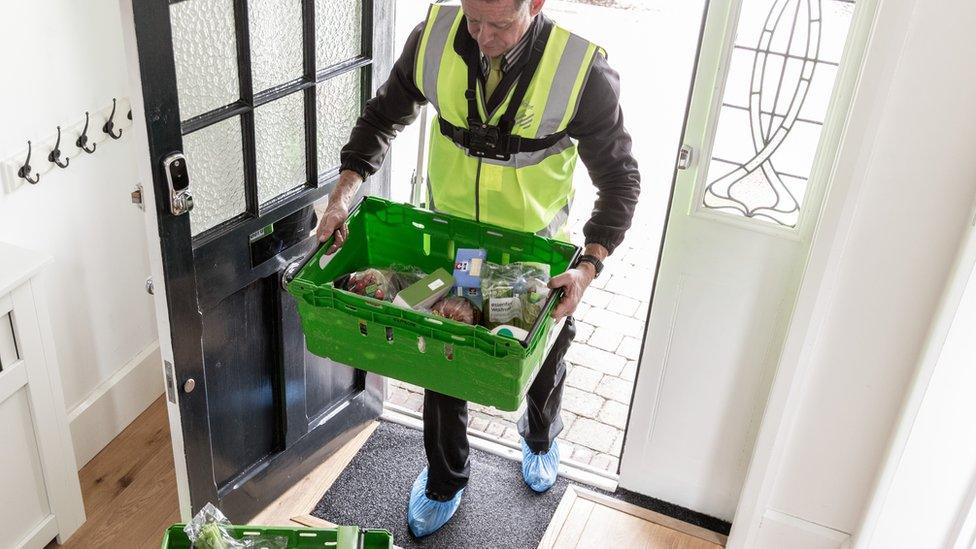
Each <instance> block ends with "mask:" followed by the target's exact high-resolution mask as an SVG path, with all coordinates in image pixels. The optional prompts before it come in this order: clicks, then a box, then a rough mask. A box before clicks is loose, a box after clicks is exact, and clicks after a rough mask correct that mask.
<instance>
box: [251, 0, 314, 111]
mask: <svg viewBox="0 0 976 549" xmlns="http://www.w3.org/2000/svg"><path fill="white" fill-rule="evenodd" d="M248 8H249V11H248V20H249V23H248V24H249V25H250V32H251V33H250V38H251V70H252V75H253V76H252V77H253V79H254V92H255V93H258V92H261V91H264V90H267V89H269V88H273V87H275V86H279V85H281V84H284V83H287V82H290V81H292V80H294V79H296V78H299V77H301V76H302V2H301V0H251V1H250V2H249V3H248Z"/></svg>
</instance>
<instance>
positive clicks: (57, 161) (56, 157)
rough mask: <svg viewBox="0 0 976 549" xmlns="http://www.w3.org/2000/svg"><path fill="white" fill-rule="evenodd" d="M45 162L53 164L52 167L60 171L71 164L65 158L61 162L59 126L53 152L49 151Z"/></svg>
mask: <svg viewBox="0 0 976 549" xmlns="http://www.w3.org/2000/svg"><path fill="white" fill-rule="evenodd" d="M47 160H48V162H54V165H55V166H57V167H59V168H61V169H64V168H67V167H68V164H70V163H71V159H70V158H66V159H65V160H64V162H63V163H62V162H61V126H58V141H57V143H55V144H54V150H52V151H51V154H49V155H47Z"/></svg>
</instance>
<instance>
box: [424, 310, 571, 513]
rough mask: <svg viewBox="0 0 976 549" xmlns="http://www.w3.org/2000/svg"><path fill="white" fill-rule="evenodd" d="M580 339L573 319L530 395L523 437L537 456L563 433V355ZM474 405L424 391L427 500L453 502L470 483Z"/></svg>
mask: <svg viewBox="0 0 976 549" xmlns="http://www.w3.org/2000/svg"><path fill="white" fill-rule="evenodd" d="M575 336H576V324H575V322H574V321H573V319H572V318H571V317H570V318H567V319H566V323H565V324H564V325H563V329H562V331H560V332H559V335H558V336H557V338H556V341H555V343H553V345H552V348H551V349H550V350H549V354H548V355H547V356H546V359H545V361H544V362H543V363H542V367H541V368H540V369H539V374H538V375H537V376H536V378H535V381H533V382H532V385H531V386H530V387H529V391H528V393H527V394H526V396H525V400H526V409H525V414H524V415H523V416H522V417H521V418H520V419H519V421H518V431H519V434H520V435H522V437H523V438H524V439H525V442H526V444H527V445H528V447H529V449H531V450H532V451H533V452H547V451H549V447H550V445H552V443H553V441H555V440H556V436H558V435H559V433H560V432H561V431H562V430H563V420H562V418H561V417H559V411H560V408H561V406H562V399H563V384H564V383H565V381H566V362H565V361H564V360H563V357H565V356H566V351H567V350H568V349H569V345H570V343H572V342H573V338H574V337H575ZM467 427H468V403H467V401H464V400H461V399H458V398H454V397H450V396H447V395H443V394H440V393H435V392H434V391H425V392H424V449H425V450H426V452H427V464H428V468H429V470H428V476H427V497H429V498H431V499H434V500H437V501H447V500H449V499H451V498H453V497H454V494H456V493H457V492H458V490H460V489H462V488H464V487H465V486H466V485H467V484H468V476H469V473H470V470H471V464H470V463H469V461H468V453H469V446H468V433H467Z"/></svg>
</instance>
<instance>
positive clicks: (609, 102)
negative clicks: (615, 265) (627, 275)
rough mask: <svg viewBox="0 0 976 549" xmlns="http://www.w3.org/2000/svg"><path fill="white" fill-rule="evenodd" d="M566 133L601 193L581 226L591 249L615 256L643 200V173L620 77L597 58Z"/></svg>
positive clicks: (598, 192) (604, 60) (599, 55)
mask: <svg viewBox="0 0 976 549" xmlns="http://www.w3.org/2000/svg"><path fill="white" fill-rule="evenodd" d="M567 133H568V134H569V136H570V137H572V138H574V139H576V140H577V141H578V147H579V155H580V158H581V159H582V160H583V164H584V165H585V166H586V168H587V170H588V171H589V173H590V179H592V180H593V184H594V185H595V186H596V188H597V198H596V202H595V203H594V204H593V214H592V215H591V217H590V219H589V221H587V222H586V224H585V225H584V226H583V236H584V237H585V238H586V243H587V244H602V245H603V246H604V247H605V248H606V249H607V250H608V251H609V252H611V253H613V250H614V248H616V247H617V246H618V245H619V244H620V243H621V242H622V241H623V239H624V233H626V232H627V229H629V228H630V225H631V220H632V219H633V217H634V210H635V208H636V207H637V198H638V196H639V195H640V172H639V171H638V169H637V160H636V159H635V158H634V156H633V154H632V153H631V144H632V141H631V138H630V134H629V133H627V129H626V128H624V114H623V110H622V109H621V108H620V76H619V75H618V74H617V72H616V71H615V70H613V69H612V68H610V65H608V64H607V60H606V58H605V57H604V56H603V55H602V54H599V53H598V54H597V56H596V59H595V60H594V62H593V66H592V67H591V68H590V74H589V75H588V77H587V80H586V86H585V87H584V88H583V91H582V95H581V97H580V104H579V107H578V109H577V111H576V115H575V116H574V118H573V120H572V121H571V122H570V123H569V127H568V128H567Z"/></svg>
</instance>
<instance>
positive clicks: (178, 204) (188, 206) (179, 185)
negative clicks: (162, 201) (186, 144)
mask: <svg viewBox="0 0 976 549" xmlns="http://www.w3.org/2000/svg"><path fill="white" fill-rule="evenodd" d="M163 171H165V172H166V182H167V183H168V184H169V209H170V212H172V214H173V215H183V214H185V213H188V212H189V211H190V210H192V209H193V194H191V193H190V172H189V170H188V169H187V166H186V157H185V156H183V153H181V152H175V153H172V154H170V155H169V156H167V157H166V158H165V159H163Z"/></svg>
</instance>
